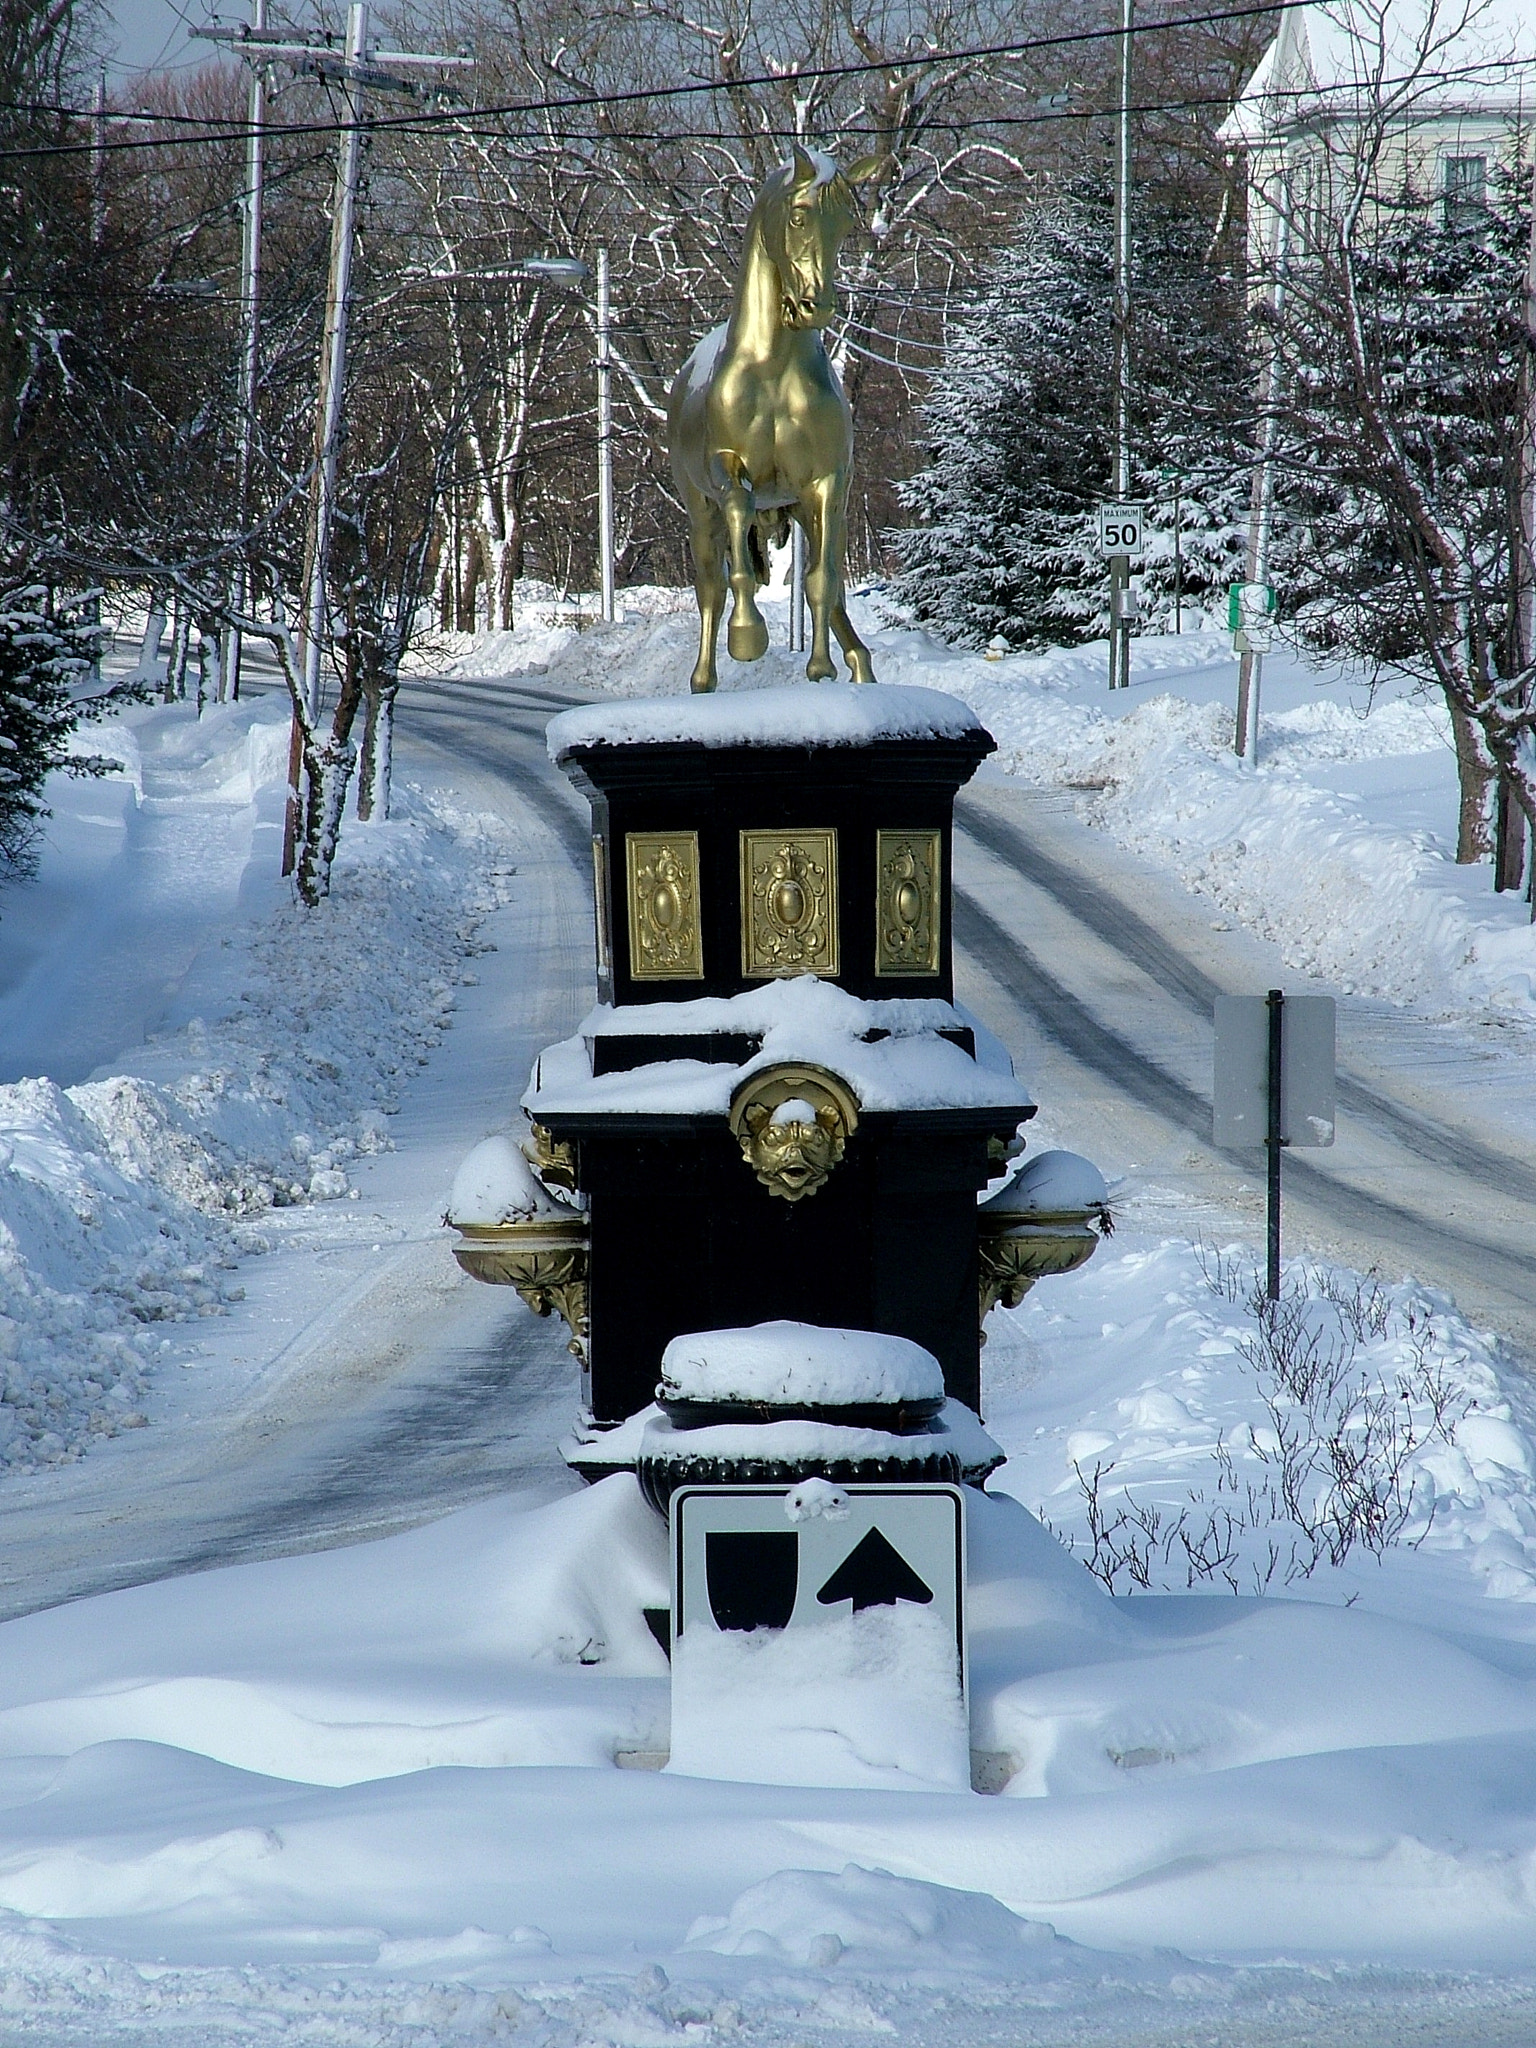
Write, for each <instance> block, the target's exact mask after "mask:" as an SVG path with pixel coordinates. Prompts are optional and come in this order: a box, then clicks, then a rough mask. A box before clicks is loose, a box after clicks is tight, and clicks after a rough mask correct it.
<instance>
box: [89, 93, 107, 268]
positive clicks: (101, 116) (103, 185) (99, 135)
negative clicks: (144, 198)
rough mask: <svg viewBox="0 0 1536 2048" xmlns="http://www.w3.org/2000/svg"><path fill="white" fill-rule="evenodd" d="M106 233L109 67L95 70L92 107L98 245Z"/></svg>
mask: <svg viewBox="0 0 1536 2048" xmlns="http://www.w3.org/2000/svg"><path fill="white" fill-rule="evenodd" d="M106 233H107V67H106V65H105V64H103V65H102V66H101V68H100V70H99V71H98V72H97V73H96V98H95V101H94V103H93V105H92V107H91V240H92V242H93V243H94V244H95V245H96V247H97V248H98V249H99V248H100V247H101V244H102V243H103V241H104V240H105V239H106Z"/></svg>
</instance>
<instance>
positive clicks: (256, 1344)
mask: <svg viewBox="0 0 1536 2048" xmlns="http://www.w3.org/2000/svg"><path fill="white" fill-rule="evenodd" d="M259 688H260V686H259V684H258V686H257V693H258V694H259ZM502 696H503V704H502V708H501V712H500V714H499V715H498V716H497V717H496V718H494V719H487V718H486V716H485V712H484V707H483V706H482V705H478V704H472V703H469V702H466V703H465V704H464V706H463V707H462V709H461V711H460V713H458V714H457V715H456V716H455V717H454V718H452V719H449V718H446V717H444V718H438V716H437V710H436V707H437V704H438V700H437V698H436V696H435V695H434V693H432V692H430V691H428V692H424V693H422V700H421V704H420V709H419V716H418V714H417V708H416V706H415V705H413V707H412V714H411V716H410V717H409V718H408V721H407V726H408V730H407V734H406V737H405V743H404V746H403V748H402V760H401V763H400V769H399V772H400V776H401V779H402V781H404V780H405V779H406V778H411V779H415V780H418V781H421V782H423V783H425V784H428V785H435V786H437V787H438V788H443V787H445V786H448V785H451V786H452V788H453V790H454V792H455V794H456V796H457V797H458V798H459V799H460V800H461V801H463V802H465V803H467V804H469V805H472V806H473V807H474V808H475V809H476V810H478V811H480V812H484V813H490V814H491V815H493V816H498V817H501V818H503V819H505V820H506V821H507V822H508V824H509V826H511V827H513V828H514V829H515V832H516V840H517V847H518V861H517V870H518V874H517V887H516V889H515V891H514V894H513V899H512V901H511V902H509V903H508V904H507V905H506V906H505V907H504V908H503V909H502V910H500V911H497V912H495V913H493V915H492V916H491V917H490V918H489V919H487V920H486V923H485V925H484V927H483V937H484V939H485V941H486V942H487V943H488V945H490V946H492V947H494V949H495V950H491V951H487V953H486V954H485V956H484V958H483V960H482V961H481V962H480V963H479V967H478V985H477V986H475V987H473V988H470V989H466V990H464V991H463V992H462V994H461V996H460V997H459V999H458V1001H457V1006H456V1010H455V1014H454V1025H455V1029H454V1031H453V1034H452V1036H451V1037H450V1038H449V1039H448V1040H447V1041H446V1042H445V1043H444V1045H443V1047H442V1048H441V1049H440V1050H439V1051H438V1052H437V1053H436V1054H435V1055H434V1056H433V1057H432V1058H431V1060H430V1061H429V1062H428V1064H427V1066H426V1067H425V1069H423V1070H422V1071H420V1072H418V1073H417V1074H416V1075H415V1077H414V1078H413V1079H412V1080H411V1081H410V1082H409V1085H408V1086H407V1087H406V1088H405V1090H404V1091H403V1093H402V1098H401V1107H400V1112H399V1114H398V1116H397V1117H395V1118H394V1119H393V1120H392V1123H391V1135H392V1138H393V1142H394V1149H392V1150H390V1151H387V1152H383V1153H380V1154H379V1155H377V1156H375V1157H372V1158H366V1159H360V1160H358V1161H356V1162H354V1166H353V1173H352V1178H353V1180H354V1182H355V1184H356V1186H357V1187H358V1190H359V1200H358V1202H357V1203H356V1204H355V1205H351V1204H349V1205H346V1206H345V1208H343V1207H342V1205H338V1204H322V1205H319V1206H317V1207H313V1208H311V1207H296V1208H289V1209H283V1210H277V1211H272V1212H270V1213H269V1215H268V1217H267V1218H266V1219H265V1221H264V1225H263V1228H264V1230H265V1233H266V1235H267V1236H268V1237H269V1238H270V1239H272V1240H273V1241H274V1243H275V1245H276V1247H277V1256H271V1257H267V1258H264V1259H258V1260H256V1261H254V1262H252V1263H251V1264H250V1265H249V1266H248V1268H247V1270H246V1272H245V1274H244V1275H243V1276H242V1277H243V1278H244V1280H245V1287H246V1299H245V1301H244V1303H243V1304H242V1306H241V1309H240V1312H239V1314H238V1315H237V1316H233V1317H230V1318H228V1319H226V1320H224V1321H220V1322H216V1323H213V1324H210V1325H205V1326H204V1328H205V1329H206V1330H207V1332H208V1334H207V1337H206V1338H205V1339H204V1340H203V1343H202V1345H201V1347H200V1348H201V1351H202V1353H203V1356H202V1359H201V1361H200V1363H201V1367H202V1369H201V1370H198V1371H196V1372H195V1373H186V1374H175V1375H173V1376H172V1378H171V1380H170V1382H169V1383H168V1384H167V1383H166V1382H165V1377H164V1372H163V1370H162V1375H161V1382H162V1384H161V1388H160V1391H159V1393H158V1395H157V1397H156V1406H155V1408H154V1410H153V1413H152V1420H153V1421H154V1422H155V1423H156V1424H157V1425H160V1424H169V1425H171V1426H169V1427H164V1426H156V1427H152V1428H150V1429H148V1430H143V1431H138V1432H135V1433H134V1434H132V1435H131V1436H128V1437H124V1438H118V1439H115V1440H113V1441H110V1442H107V1443H102V1444H98V1445H97V1446H96V1447H95V1448H94V1449H93V1450H92V1453H91V1455H90V1456H89V1457H88V1458H86V1459H84V1460H83V1461H82V1462H80V1463H79V1464H74V1465H68V1466H65V1467H63V1468H61V1469H55V1470H54V1471H53V1472H51V1473H49V1474H48V1475H47V1478H46V1481H43V1482H40V1483H34V1484H31V1485H21V1486H11V1487H8V1488H4V1489H0V1615H5V1614H14V1613H22V1612H27V1611H30V1610H32V1609H35V1608H38V1607H43V1606H49V1605H52V1604H53V1603H55V1602H57V1601H60V1600H65V1599H72V1598H76V1597H78V1596H80V1595H82V1594H85V1593H90V1592H99V1591H104V1590H106V1589H108V1588H111V1587H115V1586H122V1585H131V1584H136V1583H140V1582H143V1581H146V1580H150V1579H156V1578H160V1577H163V1576H165V1575H166V1574H168V1573H173V1572H178V1571H186V1570H198V1569H201V1568H204V1567H207V1566H210V1565H213V1564H219V1563H227V1562H230V1561H233V1560H237V1559H242V1558H250V1557H267V1556H274V1555H279V1554H283V1553H287V1552H292V1551H298V1550H306V1549H314V1548H322V1547H325V1546H328V1545H332V1544H336V1543H345V1542H350V1541H356V1540H358V1539H360V1538H363V1537H366V1536H372V1535H376V1534H381V1533H385V1532H387V1531H389V1530H393V1529H397V1528H402V1527H408V1526H410V1525H412V1524H414V1523H417V1522H420V1521H424V1520H427V1519H429V1518H430V1517H432V1516H434V1515H438V1514H441V1513H444V1512H446V1511H447V1510H448V1509H450V1508H452V1507H456V1506H459V1505H461V1504H463V1503H464V1502H465V1501H468V1500H473V1499H477V1498H479V1497H481V1496H483V1495H484V1494H486V1493H489V1492H493V1491H498V1490H504V1489H507V1488H510V1487H517V1486H526V1485H528V1484H530V1483H531V1484H534V1485H535V1486H538V1485H540V1484H542V1485H543V1486H545V1487H547V1488H548V1489H550V1490H552V1491H556V1492H558V1491H561V1490H564V1489H565V1488H567V1487H569V1486H571V1485H573V1484H574V1482H573V1481H572V1480H571V1479H570V1478H569V1475H568V1474H567V1473H566V1471H565V1468H564V1467H563V1466H562V1465H561V1464H560V1462H559V1460H558V1458H557V1456H556V1454H555V1450H554V1444H555V1441H556V1439H557V1437H558V1436H559V1434H560V1433H561V1432H562V1431H563V1429H564V1428H565V1427H566V1425H567V1424H568V1422H569V1419H570V1414H571V1410H572V1406H573V1400H574V1394H575V1380H574V1366H573V1365H572V1363H571V1360H570V1359H569V1358H568V1357H567V1355H566V1353H565V1350H564V1345H563V1341H562V1339H563V1332H561V1331H559V1330H558V1329H557V1328H553V1327H551V1325H549V1324H548V1323H543V1322H539V1321H536V1320H535V1319H534V1318H533V1317H532V1316H531V1315H530V1314H529V1313H528V1311H527V1310H526V1309H525V1308H523V1306H522V1304H521V1303H520V1302H519V1301H518V1300H517V1299H516V1297H515V1296H513V1295H512V1294H511V1293H510V1290H508V1291H506V1292H503V1291H502V1290H500V1289H494V1290H493V1289H489V1288H482V1287H475V1286H473V1285H471V1284H469V1283H467V1282H466V1281H464V1279H463V1277H462V1275H461V1274H460V1273H459V1271H458V1268H457V1267H456V1266H455V1265H454V1263H453V1260H452V1257H451V1255H450V1253H449V1251H448V1246H447V1241H446V1235H445V1233H444V1232H443V1230H442V1228H441V1212H442V1205H443V1201H444V1199H445V1196H446V1191H447V1188H448V1185H449V1183H450V1181H451V1178H452V1174H453V1169H454V1167H455V1166H456V1165H457V1163H458V1161H459V1159H460V1158H461V1157H462V1156H463V1154H464V1152H465V1151H467V1150H468V1149H469V1147H470V1146H471V1145H472V1144H474V1143H475V1142H476V1140H477V1139H478V1138H480V1137H481V1136H483V1135H484V1133H485V1132H486V1131H487V1130H489V1129H492V1128H494V1127H496V1126H498V1125H499V1124H502V1123H504V1122H505V1120H506V1118H507V1116H508V1114H509V1112H510V1108H511V1104H512V1102H513V1101H514V1100H515V1097H516V1094H517V1092H518V1091H519V1089H520V1087H521V1084H522V1080H523V1077H524V1076H525V1075H526V1072H527V1069H528V1066H529V1064H530V1063H531V1061H532V1058H533V1055H534V1053H535V1052H536V1051H537V1050H538V1048H539V1047H541V1046H542V1045H544V1044H546V1043H548V1042H549V1040H550V1039H552V1038H557V1037H559V1036H561V1035H562V1034H563V1033H565V1032H566V1031H568V1030H569V1029H570V1028H571V1026H572V1024H573V1023H574V1021H575V1020H576V1019H577V1018H578V1017H579V1016H580V1015H581V1014H582V1013H583V1012H584V1011H585V1009H586V1008H587V1007H589V1005H590V1002H591V998H592V985H591V950H592V949H591V937H590V932H589V930H588V918H589V913H588V907H587V885H586V883H585V880H584V878H579V877H578V874H577V871H576V869H575V868H574V866H573V864H572V861H571V859H570V857H569V855H570V851H571V849H570V847H569V846H568V844H567V843H566V839H562V838H561V837H560V836H559V832H560V831H561V830H563V831H564V832H565V834H566V838H567V839H568V838H569V834H570V832H571V830H572V829H573V828H574V829H575V830H576V832H577V837H578V840H579V843H580V844H581V845H582V846H583V847H584V846H585V839H584V838H583V837H581V834H580V825H579V818H578V815H577V812H576V810H575V807H574V799H573V798H572V797H571V795H570V793H569V791H568V790H567V788H566V785H565V784H564V783H563V781H559V779H558V778H556V776H555V774H554V771H553V770H552V769H551V768H550V767H549V765H548V763H547V761H546V760H545V759H544V755H543V746H542V737H541V735H542V728H543V721H544V720H545V719H546V718H547V717H548V715H549V712H550V709H551V708H554V707H551V706H549V705H547V704H544V703H534V702H532V701H527V702H524V701H522V699H521V693H519V692H518V691H516V690H512V691H505V692H503V693H502ZM439 727H443V728H444V729H443V730H442V731H439ZM481 729H483V730H484V731H487V732H489V731H495V732H498V733H500V735H501V738H500V741H499V743H498V744H496V745H493V744H491V743H490V742H489V741H487V742H486V746H488V747H489V750H490V754H491V758H492V759H493V761H494V772H491V773H487V772H486V771H485V770H484V769H483V768H480V767H478V766H477V765H476V764H475V761H474V759H473V756H474V754H475V752H476V751H477V744H478V743H477V740H476V733H477V731H479V730H481ZM530 734H531V735H533V738H532V739H530V738H529V737H528V736H529V735H530ZM479 750H480V751H482V752H484V751H485V750H486V749H485V747H480V749H479ZM557 785H558V787H557ZM107 787H108V788H109V789H110V787H111V786H110V785H107ZM534 789H537V790H538V791H539V799H540V800H539V801H535V800H533V798H532V795H531V792H532V791H533V790H534ZM561 792H564V794H563V795H562V794H561ZM259 837H260V840H261V842H262V843H261V844H260V845H259V846H258V847H257V848H256V849H255V851H254V852H253V854H252V866H253V868H255V867H256V864H257V863H258V862H260V863H261V865H262V867H263V868H264V866H265V863H266V861H267V860H268V859H270V858H272V857H273V856H274V855H275V841H273V842H272V844H271V845H270V846H269V845H268V844H267V843H266V841H267V840H268V838H269V837H270V835H269V834H267V833H265V832H259ZM227 916H228V909H227V904H226V903H225V902H224V901H223V900H221V897H220V895H219V894H218V893H217V892H210V893H209V895H208V897H207V899H206V901H205V904H204V914H203V921H202V924H201V928H199V925H198V921H197V919H196V917H195V916H194V915H193V914H192V913H190V912H185V911H184V912H183V913H182V915H181V931H182V949H183V952H184V953H185V955H186V960H185V961H184V963H183V966H184V969H185V970H186V971H190V972H191V973H193V974H194V975H195V973H196V967H195V964H193V963H195V961H196V959H197V956H198V949H199V946H200V945H204V946H212V947H214V948H217V946H218V943H219V933H220V931H221V930H222V929H223V925H222V923H221V919H227ZM139 936H140V937H142V936H143V933H142V929H140V932H139ZM78 957H79V960H80V973H81V976H82V978H88V977H89V974H90V971H91V962H92V958H93V956H92V954H91V953H90V952H89V951H88V950H87V951H84V952H83V953H81V954H80V955H79V956H78ZM54 973H55V977H56V979H57V980H62V981H63V983H64V985H63V986H62V987H60V988H59V989H58V990H57V1000H58V1001H59V1002H60V1004H61V1005H62V1006H63V1007H65V1008H66V1009H67V1008H68V1007H69V1004H70V999H71V993H72V992H71V989H70V987H69V985H68V978H67V977H66V976H61V975H60V972H59V966H58V962H57V960H55V963H54ZM138 986H139V989H140V990H141V991H146V990H147V989H148V987H149V984H148V981H147V980H146V978H145V977H144V976H142V975H141V976H140V977H139V983H138ZM146 1002H147V997H146ZM141 1007H143V1005H142V1004H141ZM136 1014H137V1013H136ZM148 1021H149V1022H151V1023H155V1024H161V1023H163V1021H164V1020H163V1019H162V1018H161V1017H160V1016H159V1014H158V1012H156V1011H153V1010H151V1011H149V1012H148ZM122 1023H123V1012H122V1011H121V1008H117V1009H114V1010H112V1011H111V1012H110V1014H109V1013H108V1012H107V1011H106V1010H100V1011H98V1013H97V1027H98V1033H99V1035H98V1036H96V1037H92V1036H91V1035H90V1034H89V1033H88V1032H86V1031H85V1030H84V1029H82V1030H81V1031H79V1032H78V1033H77V1034H76V1035H75V1037H74V1038H73V1039H72V1040H71V1044H70V1052H69V1058H70V1064H71V1069H72V1073H71V1078H74V1075H75V1074H76V1073H89V1072H91V1071H92V1070H93V1069H94V1068H95V1067H97V1066H98V1065H99V1064H101V1063H103V1062H105V1061H108V1060H111V1059H114V1058H118V1057H121V1056H122V1055H123V1053H124V1052H125V1050H126V1047H125V1043H124V1038H123V1037H117V1036H114V1035H113V1034H114V1033H115V1032H116V1031H117V1030H118V1028H119V1027H120V1026H121V1025H122ZM134 1035H136V1034H135V1033H132V1032H130V1033H129V1034H127V1043H128V1044H129V1045H131V1043H132V1039H133V1036H134ZM33 1071H36V1067H35V1066H34V1068H33Z"/></svg>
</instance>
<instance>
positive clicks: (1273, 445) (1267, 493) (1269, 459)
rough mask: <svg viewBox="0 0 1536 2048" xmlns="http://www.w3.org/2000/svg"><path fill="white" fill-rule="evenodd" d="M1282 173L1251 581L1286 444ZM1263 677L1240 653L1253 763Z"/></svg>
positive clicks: (1244, 722)
mask: <svg viewBox="0 0 1536 2048" xmlns="http://www.w3.org/2000/svg"><path fill="white" fill-rule="evenodd" d="M1280 177H1281V192H1280V208H1279V212H1278V214H1277V216H1276V222H1275V279H1274V284H1273V286H1272V287H1271V290H1270V308H1271V315H1272V319H1273V328H1272V335H1273V338H1272V340H1271V343H1270V350H1269V365H1268V368H1267V369H1266V371H1265V373H1264V438H1263V442H1262V444H1261V448H1260V454H1259V470H1258V475H1257V476H1256V477H1255V478H1254V480H1253V506H1252V512H1251V515H1250V518H1249V523H1248V563H1247V572H1246V577H1245V580H1246V581H1247V582H1249V583H1267V582H1268V581H1269V542H1270V534H1271V531H1272V529H1273V527H1274V520H1275V455H1276V452H1277V450H1278V448H1279V445H1280V395H1281V392H1282V390H1283V388H1284V377H1285V369H1284V361H1283V358H1282V355H1281V349H1280V322H1281V319H1282V317H1283V315H1284V313H1285V275H1286V268H1287V265H1288V263H1289V260H1290V232H1291V194H1290V187H1289V184H1288V182H1287V180H1286V176H1285V167H1284V165H1283V164H1282V166H1281V173H1280ZM1263 676H1264V656H1263V654H1262V652H1261V651H1260V650H1259V649H1258V648H1254V647H1250V648H1246V649H1245V650H1244V651H1243V653H1242V654H1240V655H1239V656H1238V668H1237V718H1236V720H1235V722H1234V725H1233V737H1232V746H1233V751H1234V752H1235V753H1236V754H1237V755H1238V757H1239V758H1241V757H1242V756H1244V755H1245V754H1246V756H1247V758H1248V765H1249V766H1250V767H1251V768H1257V767H1258V765H1259V686H1260V684H1261V682H1262V681H1263ZM1250 728H1251V731H1252V739H1251V743H1250V737H1249V735H1250Z"/></svg>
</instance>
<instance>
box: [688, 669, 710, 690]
mask: <svg viewBox="0 0 1536 2048" xmlns="http://www.w3.org/2000/svg"><path fill="white" fill-rule="evenodd" d="M715 681H716V677H715V672H714V670H713V669H712V668H696V669H695V670H694V672H693V674H692V675H691V676H690V677H689V678H688V687H689V688H690V689H691V690H692V692H693V694H694V695H695V697H702V696H705V695H707V694H708V692H709V691H711V690H712V689H713V688H714V687H715Z"/></svg>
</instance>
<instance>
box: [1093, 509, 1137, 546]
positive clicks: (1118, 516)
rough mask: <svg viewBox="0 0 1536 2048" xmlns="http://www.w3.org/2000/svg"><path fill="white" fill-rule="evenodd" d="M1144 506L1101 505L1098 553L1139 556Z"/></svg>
mask: <svg viewBox="0 0 1536 2048" xmlns="http://www.w3.org/2000/svg"><path fill="white" fill-rule="evenodd" d="M1146 511H1147V508H1146V506H1145V505H1101V506H1100V507H1099V553H1100V554H1101V555H1139V554H1140V553H1141V528H1142V521H1143V520H1144V519H1145V517H1146Z"/></svg>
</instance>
